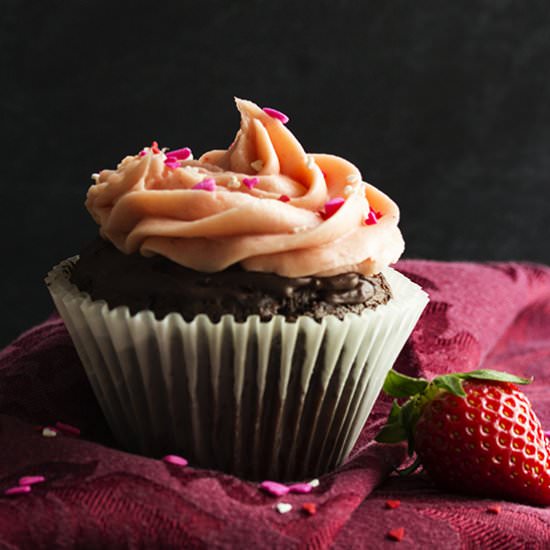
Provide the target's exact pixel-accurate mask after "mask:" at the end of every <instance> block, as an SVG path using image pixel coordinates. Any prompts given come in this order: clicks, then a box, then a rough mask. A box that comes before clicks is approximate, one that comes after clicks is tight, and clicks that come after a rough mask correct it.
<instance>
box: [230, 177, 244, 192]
mask: <svg viewBox="0 0 550 550" xmlns="http://www.w3.org/2000/svg"><path fill="white" fill-rule="evenodd" d="M240 186H241V182H240V181H239V178H238V177H237V176H231V179H230V180H229V181H228V182H227V187H229V189H238V188H239V187H240Z"/></svg>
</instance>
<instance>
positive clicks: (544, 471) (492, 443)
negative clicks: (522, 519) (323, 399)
mask: <svg viewBox="0 0 550 550" xmlns="http://www.w3.org/2000/svg"><path fill="white" fill-rule="evenodd" d="M529 382H530V380H528V379H525V378H519V377H517V376H513V375H511V374H506V373H502V372H498V371H489V370H478V371H472V372H468V373H457V374H447V375H443V376H438V377H436V378H434V379H433V380H432V381H431V382H428V381H427V380H423V379H416V378H410V377H408V376H404V375H402V374H399V373H397V372H395V371H390V373H389V374H388V377H387V379H386V382H385V383H384V391H385V392H386V393H387V394H389V395H392V396H393V397H398V398H403V397H408V398H409V400H408V401H407V402H406V403H405V404H403V406H400V405H399V404H398V403H397V401H394V404H393V408H392V411H391V413H390V416H389V419H388V423H387V424H386V425H385V426H384V427H383V428H382V430H381V432H380V433H379V434H378V436H377V437H376V439H377V441H381V442H385V443H396V442H398V441H403V440H407V441H408V442H409V453H410V454H412V452H413V451H416V455H417V461H416V462H415V464H414V465H413V467H411V468H409V469H407V471H409V472H410V471H414V470H415V469H416V468H417V467H418V466H419V465H420V464H422V466H423V467H424V469H425V471H426V472H427V473H428V474H429V476H430V477H431V478H432V479H433V480H434V481H435V483H436V484H437V485H438V486H439V487H441V488H442V489H445V490H448V491H456V492H460V493H467V494H474V495H479V496H485V497H496V498H506V499H510V500H517V501H522V502H527V503H531V504H536V505H541V506H547V505H550V443H549V442H548V441H547V439H546V437H545V434H544V432H543V429H542V426H541V423H540V421H539V420H538V418H537V417H536V415H535V413H534V412H533V410H532V408H531V404H530V403H529V400H528V399H527V397H526V396H525V395H524V394H523V393H522V392H521V391H520V390H519V389H518V387H517V386H516V385H515V384H527V383H529Z"/></svg>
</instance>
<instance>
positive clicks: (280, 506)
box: [275, 502, 292, 514]
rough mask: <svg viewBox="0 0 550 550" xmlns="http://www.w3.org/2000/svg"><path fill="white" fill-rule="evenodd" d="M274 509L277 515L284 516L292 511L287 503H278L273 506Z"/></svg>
mask: <svg viewBox="0 0 550 550" xmlns="http://www.w3.org/2000/svg"><path fill="white" fill-rule="evenodd" d="M275 508H276V509H277V512H279V514H286V513H287V512H290V510H292V504H289V503H288V502H279V503H277V504H276V505H275Z"/></svg>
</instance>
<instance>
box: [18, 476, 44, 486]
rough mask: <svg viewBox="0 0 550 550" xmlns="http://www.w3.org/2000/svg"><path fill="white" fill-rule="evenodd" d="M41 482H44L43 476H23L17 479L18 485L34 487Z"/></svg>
mask: <svg viewBox="0 0 550 550" xmlns="http://www.w3.org/2000/svg"><path fill="white" fill-rule="evenodd" d="M43 481H46V478H45V477H44V476H23V477H20V478H19V485H20V486H25V485H34V484H35V483H42V482H43Z"/></svg>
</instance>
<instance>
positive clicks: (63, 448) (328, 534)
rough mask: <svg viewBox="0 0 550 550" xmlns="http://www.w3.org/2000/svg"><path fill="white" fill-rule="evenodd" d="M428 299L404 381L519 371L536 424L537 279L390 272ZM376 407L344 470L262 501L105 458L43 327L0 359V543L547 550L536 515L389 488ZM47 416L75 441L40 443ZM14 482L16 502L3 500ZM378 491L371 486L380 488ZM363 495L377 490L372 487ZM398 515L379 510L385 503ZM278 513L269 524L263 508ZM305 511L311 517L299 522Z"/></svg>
mask: <svg viewBox="0 0 550 550" xmlns="http://www.w3.org/2000/svg"><path fill="white" fill-rule="evenodd" d="M398 267H399V269H400V270H401V271H403V272H404V273H405V274H406V275H407V276H409V277H410V278H411V279H413V280H415V281H416V282H418V283H419V284H421V285H422V286H423V287H424V288H425V289H426V290H427V291H428V292H429V294H430V297H431V302H430V304H429V306H428V307H427V309H426V311H425V312H424V314H423V316H422V318H421V320H420V322H419V324H418V326H417V328H416V330H415V331H414V333H413V335H412V336H411V338H410V340H409V343H408V344H407V346H406V347H405V349H404V350H403V353H402V354H401V356H400V358H399V360H398V362H397V365H396V368H397V369H398V370H401V371H402V372H406V373H409V374H415V375H419V374H422V375H425V376H432V375H434V374H436V373H441V372H446V371H457V370H459V371H460V370H469V369H473V368H477V367H479V366H483V367H487V368H495V369H502V370H509V371H511V372H515V373H517V374H523V375H529V376H530V375H533V376H535V379H536V380H535V383H534V384H532V385H531V386H528V387H527V388H526V392H527V394H528V395H529V397H530V399H531V400H532V402H533V404H534V406H535V409H536V411H537V413H538V415H539V417H540V418H541V420H542V421H543V424H545V425H546V426H547V427H548V426H549V425H550V391H549V390H550V368H546V367H550V363H549V361H550V268H547V267H543V266H536V265H527V264H511V263H508V264H468V263H437V262H428V261H404V262H401V263H400V264H399V266H398ZM387 410H388V400H387V399H384V398H381V399H379V400H378V402H377V404H376V406H375V408H374V410H373V413H372V415H371V417H370V419H369V422H368V423H367V426H366V427H365V429H364V430H363V432H362V434H361V437H360V439H359V442H358V443H357V445H356V447H355V449H354V452H353V453H352V456H351V458H350V459H349V461H348V462H347V463H346V464H345V465H344V466H343V467H341V468H340V469H338V471H336V472H333V473H331V474H329V475H326V476H324V477H323V478H322V479H321V484H320V486H319V487H318V488H317V489H315V490H314V492H313V493H311V494H310V495H290V496H287V497H282V498H279V499H275V498H273V497H270V496H268V495H265V494H263V493H262V492H261V491H259V490H258V489H257V487H256V486H255V485H254V484H252V483H248V482H246V481H242V480H239V479H236V478H234V477H232V476H229V475H223V474H220V473H217V472H211V471H206V470H201V469H198V468H193V467H188V468H180V467H177V466H173V465H169V464H164V463H163V462H161V461H159V460H154V459H151V458H145V457H141V456H137V455H132V454H127V453H124V452H122V451H119V450H116V448H115V445H114V443H113V442H112V440H111V438H110V435H109V430H108V428H107V426H106V425H105V422H104V420H103V419H102V416H101V413H100V410H99V408H98V406H97V404H96V402H95V399H94V397H93V395H92V392H91V389H90V386H89V384H88V382H87V381H86V378H85V376H84V373H83V370H82V367H81V365H80V362H79V360H78V357H77V355H76V353H75V351H74V348H73V346H72V344H71V341H70V339H69V337H68V335H67V332H66V331H65V328H64V326H63V324H62V322H61V321H60V320H59V318H57V317H55V316H53V317H52V318H50V319H49V320H47V321H46V322H45V323H43V324H42V325H40V326H38V327H35V328H33V329H31V330H30V331H28V332H27V333H25V334H23V335H22V336H21V337H20V338H19V339H18V340H16V341H15V342H14V343H13V344H11V345H10V346H9V347H8V348H6V349H5V350H4V351H3V352H1V353H0V449H1V452H0V490H1V493H0V548H33V549H34V548H74V547H78V548H104V547H109V548H149V547H156V548H178V547H181V548H206V547H215V548H242V547H244V546H245V545H246V546H248V547H250V548H271V547H277V548H315V549H321V548H327V547H330V546H331V545H332V546H333V547H334V548H346V549H348V548H383V547H385V546H386V545H387V546H388V548H391V547H393V545H395V544H396V543H395V542H392V541H390V540H388V539H387V538H386V534H387V533H388V531H389V530H391V529H394V528H398V527H404V528H405V537H404V539H403V541H402V542H401V543H399V544H400V545H401V547H404V548H405V547H421V548H438V549H442V548H459V547H461V546H462V547H470V548H472V547H473V548H477V547H480V548H488V549H495V550H496V549H498V550H501V549H505V548H548V547H550V508H548V509H545V508H535V507H530V506H525V505H518V504H515V503H512V502H502V503H500V504H501V506H502V509H501V511H500V513H499V514H491V513H490V512H488V510H487V508H488V506H489V505H491V504H494V502H493V501H491V500H483V499H472V498H464V497H459V496H453V495H447V494H442V493H440V492H438V491H436V490H435V489H434V488H433V487H432V485H431V484H430V483H429V481H428V480H427V479H425V478H424V477H423V476H422V475H417V476H413V477H411V478H409V479H400V478H397V477H395V476H394V475H390V474H391V470H392V467H393V466H394V465H397V464H399V463H400V462H401V461H402V460H403V459H404V457H405V453H404V449H403V447H401V446H389V445H386V446H384V445H378V444H373V443H372V436H373V434H374V433H375V432H376V430H377V429H378V428H379V426H380V423H381V422H382V419H383V417H384V416H385V414H386V413H387ZM56 420H61V421H64V422H68V423H71V424H75V425H78V426H79V427H80V428H81V429H82V437H81V438H80V439H76V438H73V437H68V436H58V437H56V438H51V439H50V438H44V437H42V435H41V433H40V431H39V430H37V428H36V426H42V425H46V424H52V423H54V422H55V421H56ZM23 475H43V476H45V477H46V481H45V482H44V483H42V484H39V485H35V486H34V488H33V491H32V493H31V494H29V495H22V496H17V497H7V496H3V491H4V490H5V489H7V488H8V487H11V486H13V485H15V484H16V483H17V480H18V478H19V477H20V476H23ZM380 484H382V485H380ZM377 486H379V487H378V488H377V489H376V487H377ZM388 498H391V499H399V500H400V501H401V506H400V507H399V508H397V509H394V510H388V509H386V508H385V506H384V502H385V500H386V499H388ZM278 501H282V502H289V503H291V504H292V505H293V510H292V511H291V512H289V513H287V514H284V515H281V514H279V513H278V512H277V511H275V510H274V508H273V506H274V504H275V503H276V502H278ZM305 502H314V503H316V505H317V513H316V514H315V515H313V516H307V515H306V514H305V513H303V512H300V507H301V505H302V504H303V503H305Z"/></svg>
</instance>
